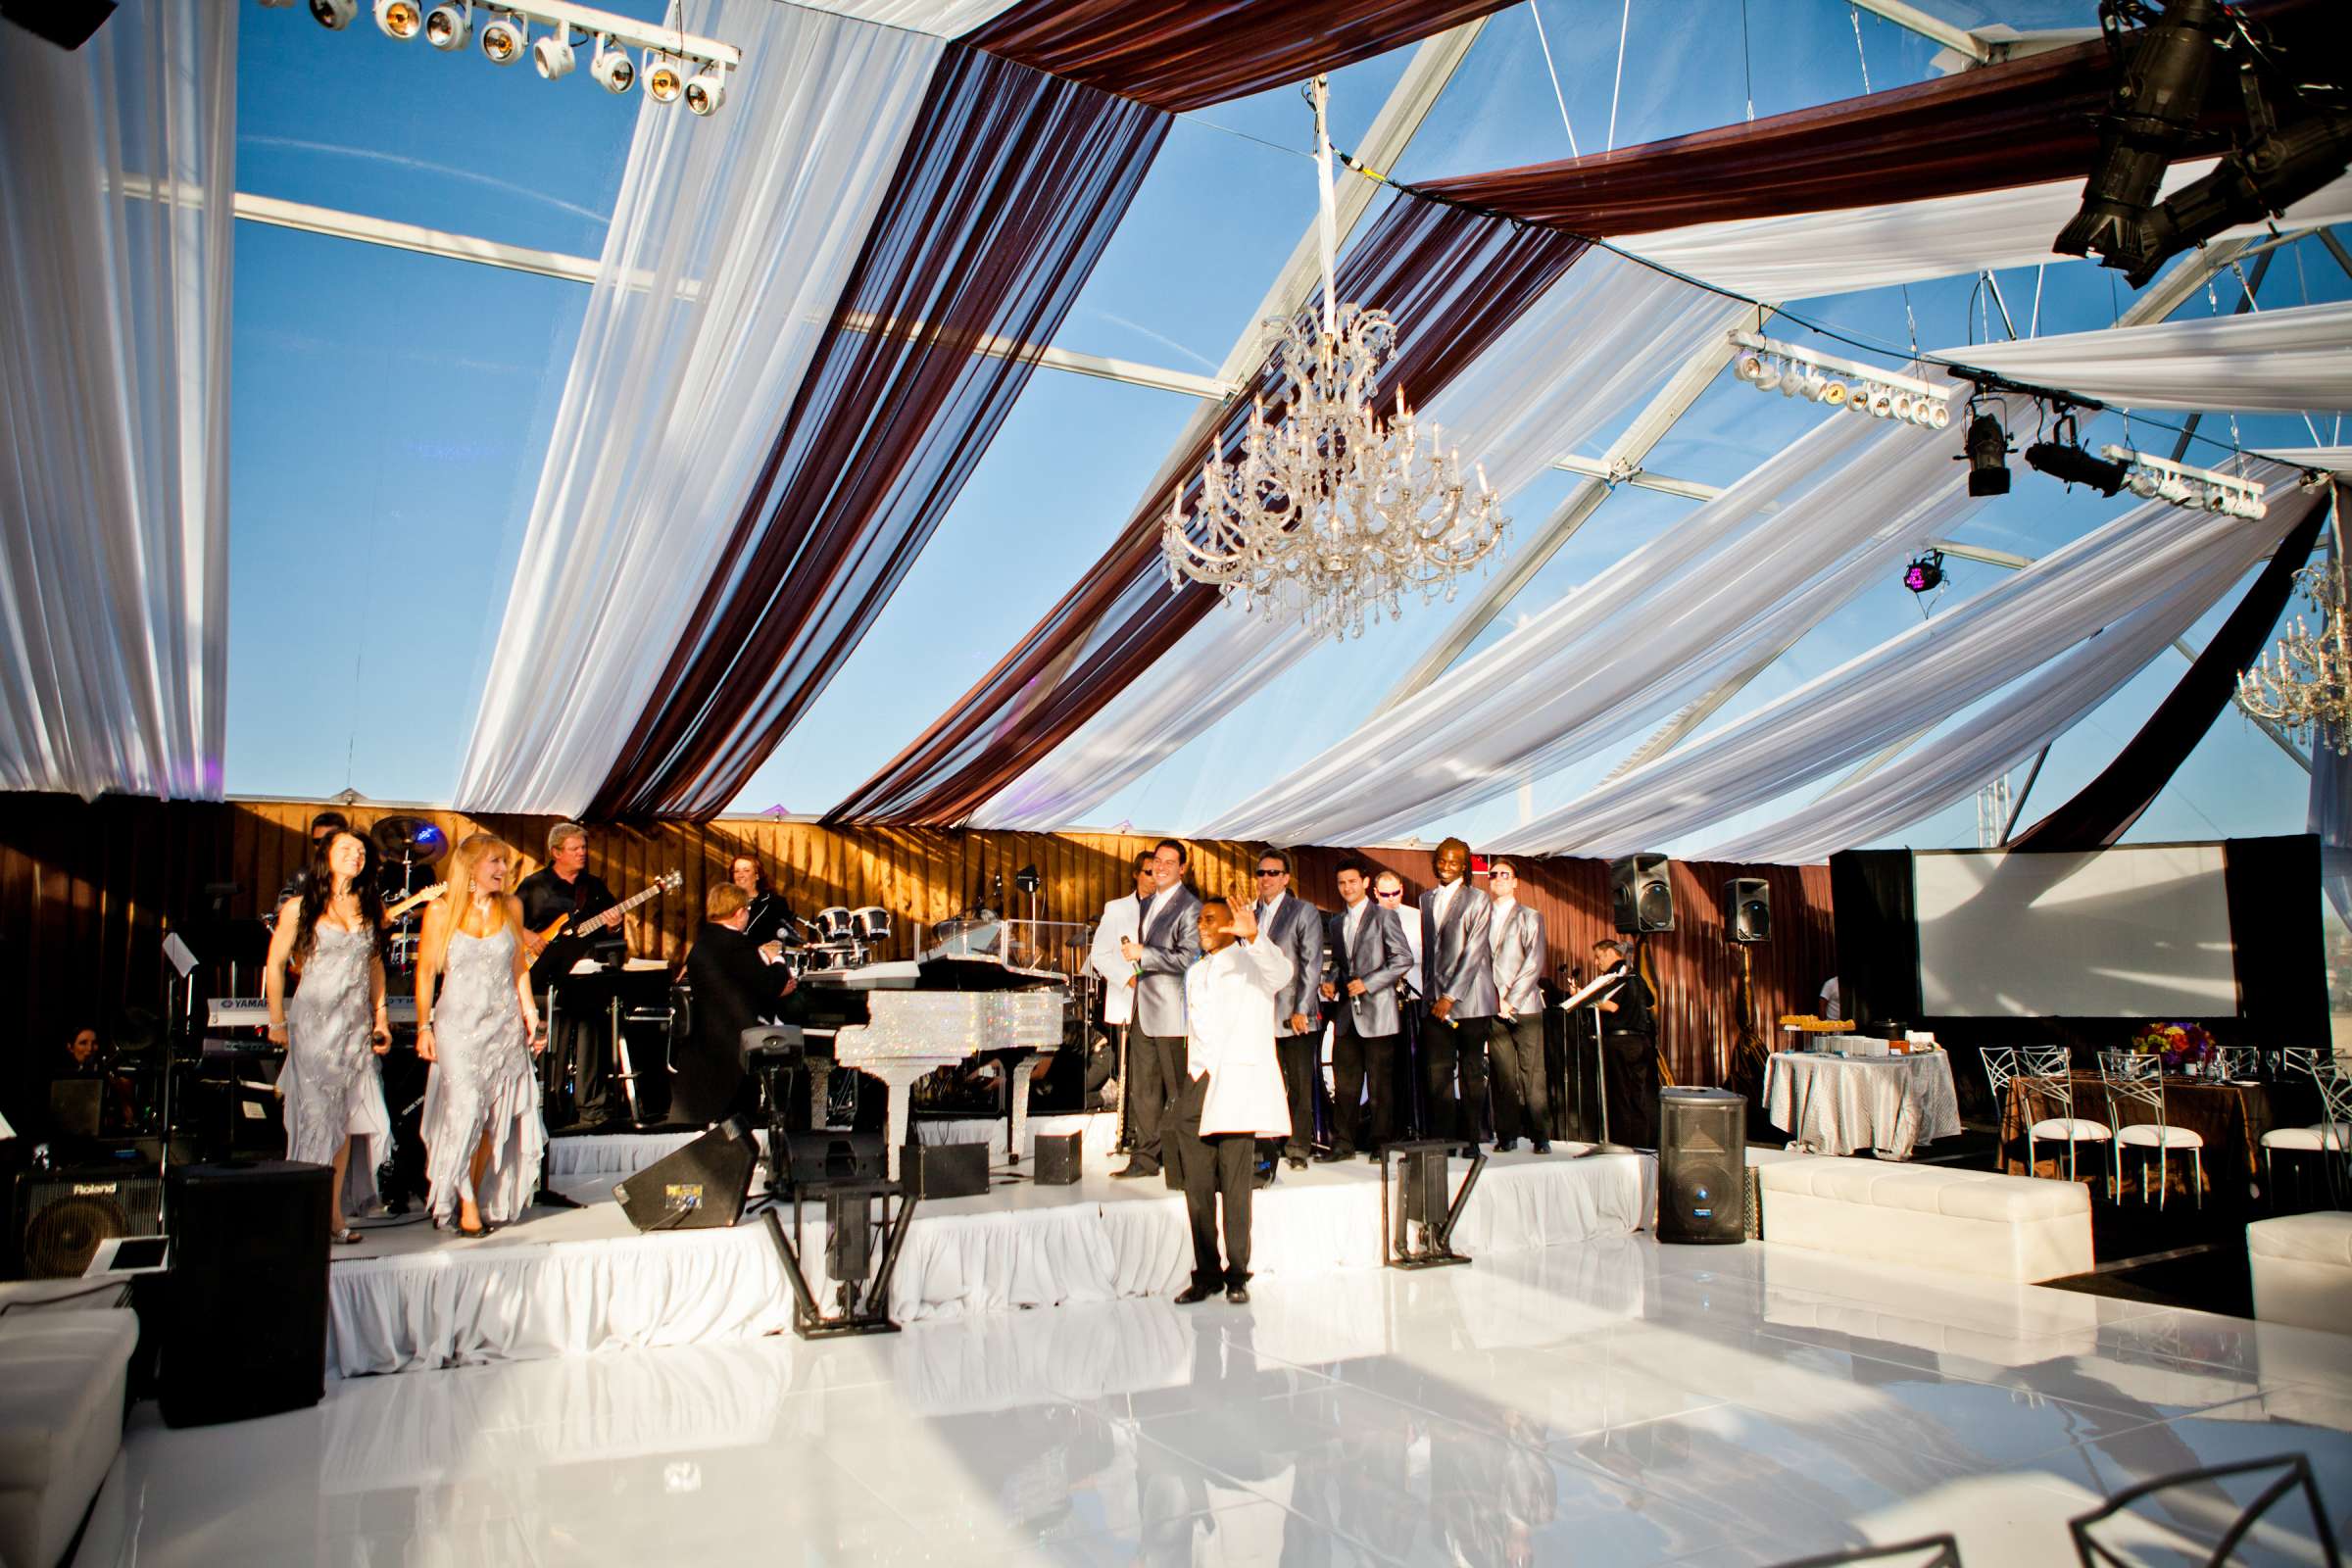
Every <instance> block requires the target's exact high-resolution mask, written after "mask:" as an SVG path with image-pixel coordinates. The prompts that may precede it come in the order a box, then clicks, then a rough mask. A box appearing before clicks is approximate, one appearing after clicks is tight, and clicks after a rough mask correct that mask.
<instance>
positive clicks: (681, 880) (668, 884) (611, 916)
mask: <svg viewBox="0 0 2352 1568" xmlns="http://www.w3.org/2000/svg"><path fill="white" fill-rule="evenodd" d="M685 883H686V876H685V873H684V872H682V871H672V872H670V873H669V874H668V875H666V876H658V877H656V878H654V880H653V881H651V882H649V883H647V884H646V885H645V887H643V888H642V889H640V890H639V891H637V892H635V893H632V894H630V895H629V896H628V897H627V898H625V899H623V900H621V901H620V902H619V903H618V904H615V905H614V906H613V907H611V908H610V909H605V910H602V911H600V912H598V913H596V914H592V915H590V916H588V918H587V919H585V920H581V921H579V922H578V923H576V924H575V923H574V922H573V920H572V918H571V916H570V915H568V914H559V915H557V916H556V917H555V918H554V919H553V920H550V921H549V922H548V923H547V924H546V925H545V926H543V927H541V928H540V929H539V930H538V931H537V932H535V933H534V935H536V936H537V937H538V938H539V940H540V941H541V942H543V943H545V944H546V945H547V947H546V951H545V952H543V953H541V954H540V955H539V956H538V958H537V959H536V960H535V961H534V962H533V963H532V964H531V989H532V990H534V991H544V990H546V989H547V987H548V986H549V985H551V984H552V983H554V982H555V981H557V980H561V979H562V978H564V976H565V975H566V974H569V973H570V972H571V966H572V965H573V964H575V963H577V962H579V960H580V959H581V958H582V957H584V956H586V955H587V952H588V947H589V944H590V942H591V941H592V940H593V939H594V938H595V937H596V935H597V934H598V933H599V932H602V931H611V930H616V929H618V928H619V925H620V922H621V919H622V917H623V916H625V915H626V914H627V913H628V912H629V911H630V910H631V909H634V908H636V907H638V906H639V905H641V904H644V903H645V902H647V901H648V900H650V899H658V898H660V897H661V896H662V894H664V893H674V892H676V891H677V890H678V889H679V888H681V887H683V886H685Z"/></svg>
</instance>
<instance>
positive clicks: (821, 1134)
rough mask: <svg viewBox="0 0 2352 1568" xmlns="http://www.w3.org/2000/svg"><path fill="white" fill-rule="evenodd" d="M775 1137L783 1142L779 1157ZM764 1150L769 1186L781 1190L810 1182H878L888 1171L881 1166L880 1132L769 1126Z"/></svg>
mask: <svg viewBox="0 0 2352 1568" xmlns="http://www.w3.org/2000/svg"><path fill="white" fill-rule="evenodd" d="M778 1139H781V1140H782V1142H783V1153H782V1155H781V1156H779V1155H778V1154H777V1152H776V1147H777V1141H778ZM767 1149H768V1168H769V1169H770V1171H772V1172H773V1178H772V1180H771V1182H770V1184H769V1185H771V1186H772V1187H774V1188H775V1190H776V1191H778V1192H780V1193H789V1192H792V1191H794V1190H795V1189H797V1188H799V1187H802V1186H804V1185H806V1184H808V1183H809V1182H851V1181H857V1182H878V1181H880V1180H882V1179H883V1177H884V1176H886V1175H888V1174H889V1173H888V1171H886V1170H885V1169H884V1168H883V1162H882V1135H881V1134H880V1133H853V1132H845V1131H842V1130H839V1129H830V1130H820V1131H817V1132H812V1133H785V1132H780V1131H779V1130H778V1129H776V1128H775V1127H772V1126H771V1127H769V1128H768V1130H767Z"/></svg>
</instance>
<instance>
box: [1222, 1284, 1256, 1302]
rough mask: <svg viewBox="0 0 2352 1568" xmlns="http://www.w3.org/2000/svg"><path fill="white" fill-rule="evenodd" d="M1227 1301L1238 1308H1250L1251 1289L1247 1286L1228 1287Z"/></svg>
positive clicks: (1226, 1292)
mask: <svg viewBox="0 0 2352 1568" xmlns="http://www.w3.org/2000/svg"><path fill="white" fill-rule="evenodd" d="M1225 1299H1227V1300H1228V1301H1231V1302H1232V1303H1233V1304H1234V1305H1236V1306H1248V1305H1249V1304H1250V1287H1249V1286H1247V1285H1228V1286H1226V1287H1225Z"/></svg>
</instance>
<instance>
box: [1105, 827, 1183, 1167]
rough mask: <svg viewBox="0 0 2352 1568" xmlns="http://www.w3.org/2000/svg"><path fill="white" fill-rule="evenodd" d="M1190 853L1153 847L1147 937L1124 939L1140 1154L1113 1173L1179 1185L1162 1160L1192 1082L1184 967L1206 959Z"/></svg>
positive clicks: (1130, 1093) (1131, 1112) (1133, 1120)
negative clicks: (1130, 979)
mask: <svg viewBox="0 0 2352 1568" xmlns="http://www.w3.org/2000/svg"><path fill="white" fill-rule="evenodd" d="M1191 861H1192V852H1191V851H1189V850H1187V849H1186V848H1185V847H1184V846H1183V845H1182V844H1180V843H1178V842H1177V841H1176V840H1174V839H1161V840H1160V841H1159V844H1158V847H1157V848H1155V849H1154V850H1152V882H1153V884H1154V885H1155V887H1156V889H1157V891H1155V892H1154V893H1153V894H1152V898H1151V901H1150V903H1149V904H1147V905H1146V906H1145V907H1144V914H1143V924H1142V927H1141V935H1140V936H1138V937H1129V938H1126V939H1125V940H1123V941H1121V942H1120V944H1119V956H1120V957H1121V958H1122V959H1123V960H1125V961H1126V962H1127V963H1128V964H1130V965H1131V966H1133V968H1134V970H1135V974H1136V981H1135V1024H1134V1027H1133V1028H1132V1029H1131V1030H1130V1031H1129V1032H1128V1037H1127V1057H1128V1061H1127V1070H1128V1074H1129V1077H1130V1082H1129V1083H1128V1086H1127V1125H1128V1129H1129V1131H1130V1132H1131V1133H1132V1134H1133V1139H1134V1146H1135V1148H1134V1152H1133V1153H1131V1154H1130V1155H1129V1156H1128V1158H1127V1163H1126V1164H1125V1165H1123V1166H1121V1167H1120V1168H1119V1169H1117V1170H1115V1171H1113V1172H1111V1174H1112V1175H1113V1176H1119V1177H1134V1176H1158V1175H1161V1174H1163V1172H1164V1174H1165V1175H1166V1177H1167V1182H1168V1185H1169V1186H1170V1187H1175V1186H1177V1185H1178V1180H1177V1177H1176V1175H1175V1173H1174V1172H1172V1171H1165V1167H1164V1165H1163V1162H1162V1160H1161V1153H1162V1149H1161V1143H1162V1128H1163V1127H1164V1126H1165V1124H1166V1121H1167V1114H1168V1110H1169V1107H1170V1106H1172V1105H1173V1104H1174V1103H1176V1096H1177V1095H1178V1094H1179V1093H1181V1092H1182V1090H1183V1088H1184V1084H1185V1082H1186V1076H1187V1075H1186V1073H1185V1068H1184V972H1185V970H1187V969H1189V968H1191V967H1192V965H1193V960H1194V959H1196V958H1198V957H1200V956H1201V901H1200V900H1199V899H1197V898H1195V897H1194V896H1193V890H1192V889H1191V888H1188V887H1186V886H1185V885H1184V873H1185V868H1186V866H1187V865H1189V864H1190V863H1191Z"/></svg>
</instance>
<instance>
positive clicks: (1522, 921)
mask: <svg viewBox="0 0 2352 1568" xmlns="http://www.w3.org/2000/svg"><path fill="white" fill-rule="evenodd" d="M1487 896H1488V897H1489V898H1490V899H1491V900H1493V901H1494V914H1493V916H1492V918H1491V920H1490V921H1489V925H1488V930H1489V933H1490V934H1491V935H1492V937H1493V939H1494V943H1495V996H1496V1004H1495V1032H1494V1034H1493V1036H1492V1037H1490V1039H1489V1042H1488V1045H1489V1049H1490V1050H1491V1051H1492V1053H1493V1054H1494V1059H1495V1152H1497V1153H1500V1152H1503V1151H1505V1150H1510V1149H1515V1148H1517V1147H1518V1144H1519V1134H1520V1133H1521V1131H1522V1130H1524V1131H1525V1132H1526V1134H1527V1136H1528V1140H1529V1142H1530V1143H1532V1144H1533V1145H1534V1146H1535V1151H1536V1152H1537V1153H1539V1154H1548V1153H1550V1152H1551V1095H1550V1087H1549V1085H1548V1084H1546V1083H1545V1081H1544V991H1543V987H1542V986H1541V984H1539V982H1540V981H1541V979H1542V978H1543V974H1544V916H1543V915H1542V914H1540V913H1538V912H1537V910H1536V908H1535V907H1534V906H1533V905H1530V904H1526V903H1523V902H1521V900H1520V898H1519V868H1518V867H1517V866H1515V865H1513V864H1512V863H1511V862H1510V861H1508V860H1496V861H1495V863H1494V865H1493V866H1492V867H1490V868H1489V870H1488V871H1487Z"/></svg>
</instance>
